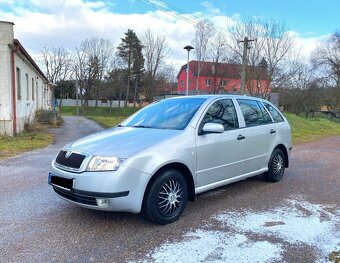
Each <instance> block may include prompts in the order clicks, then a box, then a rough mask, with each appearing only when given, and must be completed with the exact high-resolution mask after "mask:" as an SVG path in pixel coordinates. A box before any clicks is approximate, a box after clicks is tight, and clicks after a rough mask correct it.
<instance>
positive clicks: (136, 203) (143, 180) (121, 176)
mask: <svg viewBox="0 0 340 263" xmlns="http://www.w3.org/2000/svg"><path fill="white" fill-rule="evenodd" d="M50 174H52V175H55V176H58V177H62V178H66V179H72V180H73V186H72V188H71V189H65V188H63V187H60V186H58V185H54V184H51V183H50V184H51V185H52V187H53V189H54V191H55V192H56V193H57V194H58V196H59V197H61V198H62V199H64V200H67V201H69V202H72V203H75V204H77V205H79V206H82V207H86V208H91V209H96V210H106V211H120V212H131V213H139V212H140V211H141V207H142V202H143V197H144V192H145V189H146V186H147V183H148V182H149V179H150V177H151V176H150V175H149V174H146V173H143V172H141V171H137V170H135V169H131V168H127V167H124V166H121V167H120V168H119V169H118V170H117V171H105V172H82V173H72V172H69V171H64V170H61V169H59V168H57V167H56V166H55V165H54V164H52V167H51V171H50Z"/></svg>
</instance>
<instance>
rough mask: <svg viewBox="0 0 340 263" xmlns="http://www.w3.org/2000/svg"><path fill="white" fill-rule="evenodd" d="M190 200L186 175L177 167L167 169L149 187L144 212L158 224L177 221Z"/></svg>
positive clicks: (147, 217) (144, 202)
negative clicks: (176, 168)
mask: <svg viewBox="0 0 340 263" xmlns="http://www.w3.org/2000/svg"><path fill="white" fill-rule="evenodd" d="M187 201H188V186H187V182H186V180H185V178H184V176H183V175H182V174H181V173H180V172H179V171H177V170H175V169H166V170H164V171H162V172H161V173H160V174H158V175H156V178H155V179H154V180H153V181H152V182H151V183H150V185H149V186H148V187H147V190H146V193H145V196H144V200H143V207H142V213H143V215H144V217H145V218H146V219H148V220H150V221H152V222H155V223H158V224H162V225H165V224H169V223H172V222H174V221H176V220H177V219H178V218H179V217H180V215H181V214H182V212H183V211H184V208H185V206H186V204H187Z"/></svg>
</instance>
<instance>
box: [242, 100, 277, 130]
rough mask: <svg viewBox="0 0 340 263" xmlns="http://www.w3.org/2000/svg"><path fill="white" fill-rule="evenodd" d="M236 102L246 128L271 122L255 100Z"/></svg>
mask: <svg viewBox="0 0 340 263" xmlns="http://www.w3.org/2000/svg"><path fill="white" fill-rule="evenodd" d="M237 102H238V104H239V105H240V108H241V111H242V114H243V117H244V121H245V123H246V126H247V127H252V126H258V125H263V124H268V123H271V122H272V121H271V119H270V116H269V115H268V113H267V114H265V113H264V109H263V108H262V109H261V106H260V104H259V103H258V102H257V101H256V100H243V99H238V100H237Z"/></svg>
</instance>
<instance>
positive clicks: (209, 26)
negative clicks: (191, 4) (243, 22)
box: [192, 19, 215, 92]
mask: <svg viewBox="0 0 340 263" xmlns="http://www.w3.org/2000/svg"><path fill="white" fill-rule="evenodd" d="M195 28H196V32H195V38H194V40H193V41H192V42H193V45H194V47H195V49H194V52H195V55H196V59H197V61H198V66H197V78H196V92H197V91H198V88H199V87H198V82H199V81H198V80H199V77H200V73H201V70H202V67H203V65H204V62H205V61H206V60H207V59H208V58H209V53H208V51H209V45H210V44H211V43H210V42H211V38H212V37H213V35H214V34H215V31H214V26H213V23H212V22H210V21H209V20H207V19H205V20H203V21H200V22H198V23H197V24H196V26H195Z"/></svg>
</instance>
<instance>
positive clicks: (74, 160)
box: [56, 150, 86, 169]
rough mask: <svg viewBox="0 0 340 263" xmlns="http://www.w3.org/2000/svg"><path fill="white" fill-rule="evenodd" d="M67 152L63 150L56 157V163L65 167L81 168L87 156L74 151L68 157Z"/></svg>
mask: <svg viewBox="0 0 340 263" xmlns="http://www.w3.org/2000/svg"><path fill="white" fill-rule="evenodd" d="M66 153H67V151H63V150H61V151H60V152H59V154H58V156H57V158H56V163H57V164H60V165H62V166H65V167H70V168H73V169H79V168H80V167H81V164H82V163H83V161H84V159H85V157H86V156H85V155H82V154H79V153H74V152H73V153H72V154H71V155H70V156H68V157H67V158H66Z"/></svg>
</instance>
